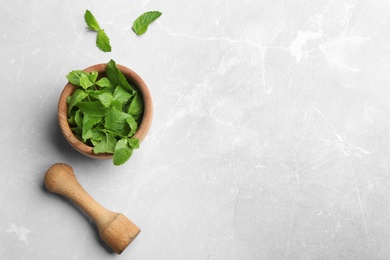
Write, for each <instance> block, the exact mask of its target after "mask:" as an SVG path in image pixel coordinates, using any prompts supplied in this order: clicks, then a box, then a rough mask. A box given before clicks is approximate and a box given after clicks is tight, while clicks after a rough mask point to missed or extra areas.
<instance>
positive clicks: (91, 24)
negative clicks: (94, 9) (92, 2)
mask: <svg viewBox="0 0 390 260" xmlns="http://www.w3.org/2000/svg"><path fill="white" fill-rule="evenodd" d="M84 20H85V22H86V23H87V25H88V29H90V30H92V31H99V30H100V26H99V23H98V22H97V21H96V19H95V17H94V16H93V14H92V13H91V11H89V10H86V11H85V14H84Z"/></svg>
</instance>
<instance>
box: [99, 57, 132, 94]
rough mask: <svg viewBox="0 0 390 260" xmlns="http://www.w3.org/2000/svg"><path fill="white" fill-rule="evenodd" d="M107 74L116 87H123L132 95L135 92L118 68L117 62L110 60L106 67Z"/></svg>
mask: <svg viewBox="0 0 390 260" xmlns="http://www.w3.org/2000/svg"><path fill="white" fill-rule="evenodd" d="M106 74H107V78H108V79H109V80H110V82H111V83H112V84H113V85H114V86H122V87H123V88H124V89H126V90H127V91H129V92H130V93H133V92H134V89H133V88H132V87H131V85H130V84H129V82H128V81H127V79H126V77H125V76H124V75H123V73H122V72H121V71H120V70H119V69H118V67H117V66H116V63H115V61H113V60H110V61H109V62H108V63H107V66H106Z"/></svg>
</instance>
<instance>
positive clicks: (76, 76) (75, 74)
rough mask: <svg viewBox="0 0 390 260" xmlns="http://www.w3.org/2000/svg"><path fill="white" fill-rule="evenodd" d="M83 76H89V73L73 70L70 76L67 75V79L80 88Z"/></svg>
mask: <svg viewBox="0 0 390 260" xmlns="http://www.w3.org/2000/svg"><path fill="white" fill-rule="evenodd" d="M83 74H87V72H85V71H82V70H73V71H71V72H70V73H69V74H68V75H66V78H67V79H68V81H69V82H70V83H72V84H73V85H76V86H80V77H81V75H83Z"/></svg>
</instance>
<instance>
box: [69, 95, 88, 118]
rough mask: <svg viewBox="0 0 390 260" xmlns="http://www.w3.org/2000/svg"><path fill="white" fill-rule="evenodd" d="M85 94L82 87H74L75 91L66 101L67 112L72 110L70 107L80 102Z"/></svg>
mask: <svg viewBox="0 0 390 260" xmlns="http://www.w3.org/2000/svg"><path fill="white" fill-rule="evenodd" d="M86 96H87V94H86V93H85V92H84V90H82V89H76V91H75V92H74V93H73V94H72V96H70V98H69V101H68V113H70V111H71V110H72V108H73V107H74V106H75V105H77V104H78V103H80V102H81V101H82V100H83V99H84V98H85V97H86Z"/></svg>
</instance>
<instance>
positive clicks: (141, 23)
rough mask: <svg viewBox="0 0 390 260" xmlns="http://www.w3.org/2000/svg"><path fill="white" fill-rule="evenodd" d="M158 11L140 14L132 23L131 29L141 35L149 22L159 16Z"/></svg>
mask: <svg viewBox="0 0 390 260" xmlns="http://www.w3.org/2000/svg"><path fill="white" fill-rule="evenodd" d="M161 14H162V13H161V12H159V11H150V12H146V13H144V14H142V15H140V16H139V17H138V18H137V19H136V20H135V21H134V23H133V31H134V32H135V33H136V34H137V35H142V34H144V33H145V32H146V30H147V29H148V26H149V24H151V23H152V22H154V21H155V20H156V19H157V18H159V17H160V16H161Z"/></svg>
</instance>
